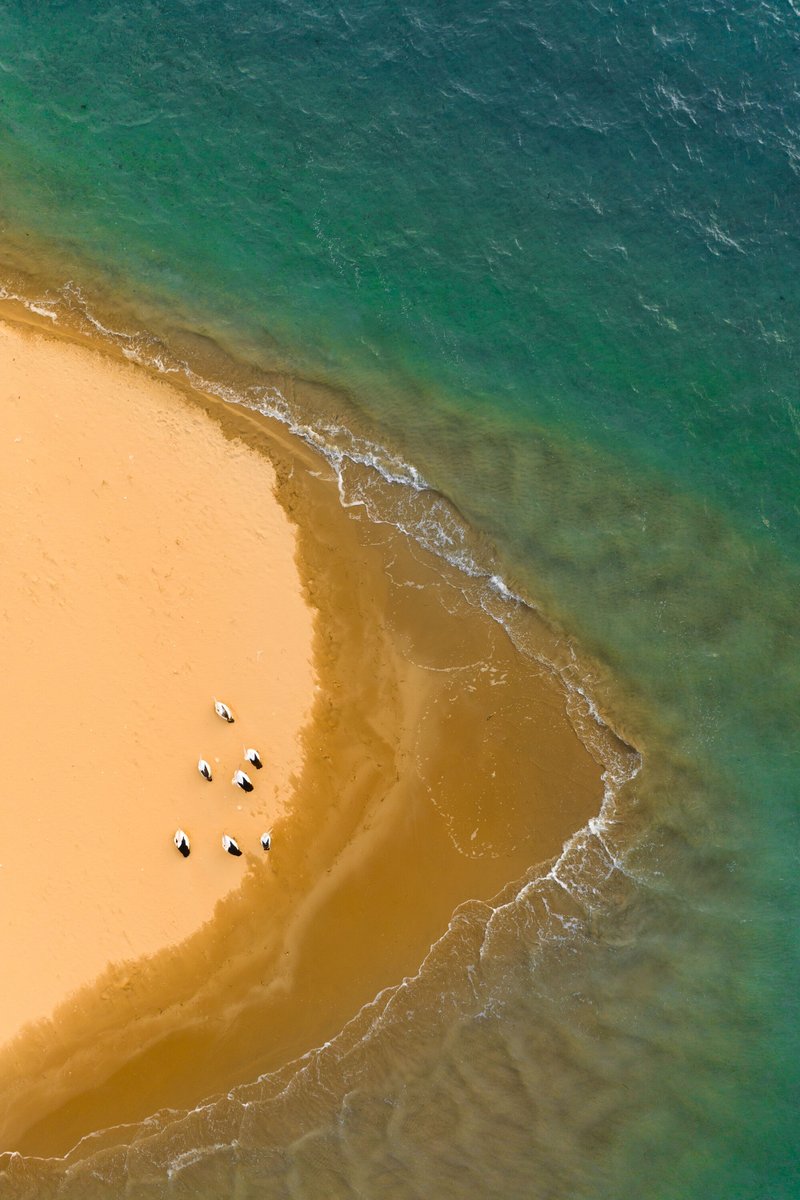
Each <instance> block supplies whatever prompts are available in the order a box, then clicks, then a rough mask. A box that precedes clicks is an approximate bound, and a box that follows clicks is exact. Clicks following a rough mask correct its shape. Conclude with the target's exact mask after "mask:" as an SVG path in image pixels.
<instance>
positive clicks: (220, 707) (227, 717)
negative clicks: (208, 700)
mask: <svg viewBox="0 0 800 1200" xmlns="http://www.w3.org/2000/svg"><path fill="white" fill-rule="evenodd" d="M214 712H215V713H216V714H217V716H218V717H222V719H223V721H227V722H228V724H229V725H232V724H233V713H232V712H231V710H230V709H229V708H228V706H227V704H223V703H222V701H221V700H215V701H214Z"/></svg>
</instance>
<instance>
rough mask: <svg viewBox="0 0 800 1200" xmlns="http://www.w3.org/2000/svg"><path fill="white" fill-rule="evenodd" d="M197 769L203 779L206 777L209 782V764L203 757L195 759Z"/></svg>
mask: <svg viewBox="0 0 800 1200" xmlns="http://www.w3.org/2000/svg"><path fill="white" fill-rule="evenodd" d="M197 769H198V771H199V772H200V774H201V775H202V776H203V779H207V780H208V782H209V783H210V782H211V767H210V766H209V764H208V763H207V762H206V760H205V759H204V758H199V759H198V760H197Z"/></svg>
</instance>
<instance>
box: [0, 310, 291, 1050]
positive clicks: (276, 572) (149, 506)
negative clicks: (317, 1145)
mask: <svg viewBox="0 0 800 1200" xmlns="http://www.w3.org/2000/svg"><path fill="white" fill-rule="evenodd" d="M0 455H1V456H2V459H1V461H0V479H1V480H2V488H1V490H0V529H2V534H1V535H0V536H1V537H2V578H0V601H1V602H0V646H2V652H1V653H2V659H1V661H2V665H3V688H2V699H0V716H1V717H2V729H3V741H4V753H3V803H2V805H0V863H1V864H2V865H0V958H2V961H3V962H4V963H5V964H6V969H5V970H4V972H3V987H2V989H0V1041H2V1040H6V1039H7V1038H8V1036H9V1035H10V1034H11V1033H13V1032H14V1031H15V1030H16V1029H17V1028H18V1027H19V1026H20V1025H21V1024H22V1023H23V1022H25V1021H27V1020H30V1019H32V1018H37V1017H42V1016H46V1015H47V1014H49V1013H50V1012H51V1011H52V1010H53V1008H54V1007H55V1005H56V1004H57V1003H58V1002H59V1001H62V1000H63V999H64V998H65V997H66V996H67V995H68V994H69V993H71V992H73V991H74V990H75V988H77V987H78V986H79V985H81V984H83V983H85V982H87V980H91V979H92V978H94V977H95V976H97V975H99V974H100V972H101V970H102V969H103V968H104V967H105V966H106V965H107V964H108V963H109V962H112V961H114V960H118V959H122V958H125V959H129V958H134V957H139V956H140V955H145V954H151V953H153V952H154V951H156V950H158V949H159V948H160V947H161V946H163V945H165V944H171V943H174V942H177V941H179V940H181V939H183V938H185V937H186V936H187V935H188V934H190V933H191V932H193V931H194V930H195V929H196V928H197V927H198V926H199V925H201V924H202V923H203V922H204V921H207V920H208V919H209V918H210V917H211V915H212V912H213V910H214V906H215V904H216V902H217V901H218V900H219V899H220V898H221V897H222V896H224V895H225V894H226V893H227V892H229V891H230V890H231V889H232V888H235V887H237V886H238V885H239V883H240V882H241V879H242V876H243V873H244V870H245V867H246V855H248V854H250V855H261V854H262V851H261V848H260V845H259V835H260V834H261V833H262V831H263V830H264V829H267V828H269V827H270V825H271V824H272V823H273V821H274V820H275V817H276V815H277V814H278V812H279V811H280V809H281V806H282V805H283V804H284V803H285V801H286V798H287V796H288V795H289V792H290V789H291V778H292V775H293V774H294V773H295V772H297V770H298V769H299V767H300V765H301V755H300V749H299V745H298V734H299V732H300V730H301V728H302V726H303V723H304V722H305V720H306V719H307V716H308V714H309V710H310V706H311V703H312V700H313V691H314V679H313V671H312V667H311V639H312V613H311V610H310V609H309V606H308V604H307V603H306V601H305V599H304V597H303V595H302V592H301V589H300V584H299V579H298V574H297V568H296V566H295V549H296V544H295V533H294V529H293V526H292V525H291V523H290V522H289V520H288V519H287V517H286V514H285V513H284V511H283V509H282V508H281V507H280V506H279V504H278V503H277V501H276V500H275V498H274V495H273V484H274V474H273V472H272V470H271V468H270V465H269V463H267V462H265V461H264V459H263V458H262V457H261V456H259V455H257V454H256V453H255V452H254V451H253V450H251V449H249V448H248V447H246V446H243V445H242V444H233V443H231V442H230V441H229V440H227V439H226V438H225V436H224V435H223V433H222V432H221V430H220V429H219V427H218V426H216V425H215V424H213V423H212V422H211V421H209V420H208V418H207V417H206V416H205V415H204V414H203V413H202V412H199V411H197V410H196V409H192V408H191V407H190V406H189V405H188V404H187V402H186V401H185V400H184V399H183V398H182V397H181V395H180V394H179V393H178V392H176V391H175V390H174V389H172V388H170V387H168V386H167V385H165V384H161V383H159V382H158V381H157V380H151V379H149V378H148V377H147V376H145V375H144V373H143V372H141V371H137V370H136V369H135V368H134V367H132V366H127V365H125V364H121V363H115V362H113V361H111V360H109V359H107V358H102V357H100V356H98V355H97V354H92V353H91V352H90V351H88V350H86V349H84V348H82V347H78V346H72V345H67V344H65V343H63V342H57V341H54V340H52V339H46V338H44V337H42V336H40V335H38V334H35V333H32V332H26V331H24V330H22V329H20V328H16V327H12V326H10V325H7V324H6V325H2V326H0ZM215 695H216V696H220V697H222V698H224V699H225V700H226V701H227V702H228V703H229V704H230V705H231V706H232V707H233V709H234V710H235V713H236V717H237V720H236V722H235V723H234V724H233V725H228V724H226V723H225V722H223V721H221V720H220V719H219V718H218V717H217V716H216V714H215V713H214V710H213V706H212V697H213V696H215ZM245 745H247V746H250V745H255V746H256V747H258V748H259V749H260V751H261V754H262V756H263V759H264V762H265V764H266V765H265V767H264V769H262V770H261V771H260V772H256V771H255V770H250V773H251V775H252V776H253V779H254V782H255V784H256V785H257V786H256V789H255V790H254V791H253V792H252V793H251V794H249V795H245V793H243V792H242V791H240V790H239V789H238V788H235V787H234V786H233V785H232V784H231V778H232V775H233V772H234V770H235V769H236V768H237V767H238V766H240V765H242V751H243V749H244V748H245ZM200 756H203V757H205V758H206V759H208V761H209V762H210V763H211V765H212V768H213V773H214V779H213V782H212V783H206V782H205V781H204V780H203V779H202V778H201V776H200V775H199V773H198V770H197V760H198V758H199V757H200ZM245 765H246V764H245ZM178 827H182V828H183V829H184V830H185V831H186V832H187V833H188V835H189V837H190V839H191V845H192V853H191V856H190V858H189V859H187V860H185V861H184V860H183V859H182V858H181V857H180V855H179V854H178V852H177V850H176V849H175V848H174V847H173V844H172V837H173V833H174V832H175V830H176V829H177V828H178ZM223 833H229V834H232V835H234V836H235V837H236V838H237V839H238V840H239V842H240V843H241V847H242V849H243V851H245V856H243V857H242V859H235V858H233V857H231V856H229V855H227V854H225V853H224V852H223V850H222V847H221V844H220V839H221V836H222V834H223Z"/></svg>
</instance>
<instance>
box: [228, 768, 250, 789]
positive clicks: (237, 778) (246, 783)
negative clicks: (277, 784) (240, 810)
mask: <svg viewBox="0 0 800 1200" xmlns="http://www.w3.org/2000/svg"><path fill="white" fill-rule="evenodd" d="M231 783H235V784H236V786H237V787H240V788H241V789H242V791H243V792H252V790H253V785H252V783H251V782H250V776H249V775H245V773H244V771H236V772H234V776H233V779H232V780H231Z"/></svg>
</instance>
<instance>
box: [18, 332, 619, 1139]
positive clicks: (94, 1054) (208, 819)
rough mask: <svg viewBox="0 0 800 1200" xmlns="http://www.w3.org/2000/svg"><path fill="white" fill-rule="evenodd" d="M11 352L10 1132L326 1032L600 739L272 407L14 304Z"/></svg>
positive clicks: (63, 1135)
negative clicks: (584, 733) (273, 418)
mask: <svg viewBox="0 0 800 1200" xmlns="http://www.w3.org/2000/svg"><path fill="white" fill-rule="evenodd" d="M0 354H2V356H3V360H2V361H3V370H2V379H3V408H2V421H3V430H2V439H3V440H2V445H3V454H4V459H5V462H4V473H3V479H4V490H3V504H4V513H3V526H4V529H5V531H6V532H5V535H4V536H5V541H6V545H5V547H4V549H5V555H4V562H5V578H4V581H3V592H4V613H3V621H4V627H3V638H4V646H5V650H4V653H5V662H6V685H5V696H6V700H5V703H4V713H3V719H4V726H5V728H6V730H7V734H8V736H9V740H8V743H7V744H8V746H9V752H8V754H7V760H6V764H5V771H6V785H7V793H6V794H7V795H8V796H9V797H11V796H13V797H14V798H15V800H14V803H8V804H6V805H5V806H4V808H3V812H2V821H3V828H2V844H3V847H4V852H3V866H2V869H1V870H0V884H2V887H3V888H4V897H3V911H4V914H5V916H4V922H3V925H2V936H3V939H4V941H3V949H4V953H5V954H6V956H7V957H8V958H9V959H12V958H13V959H14V961H15V963H16V964H17V965H16V966H15V969H14V971H13V973H11V975H10V977H9V985H8V986H7V988H6V990H5V994H4V1001H3V1002H4V1008H3V1022H4V1023H3V1026H2V1036H3V1041H4V1043H5V1046H4V1049H2V1051H0V1080H1V1081H2V1083H3V1095H4V1106H3V1120H2V1129H3V1148H4V1149H21V1150H23V1151H25V1152H30V1153H36V1154H42V1153H44V1154H53V1153H58V1154H61V1153H64V1152H66V1151H67V1150H69V1149H70V1147H71V1146H72V1145H73V1144H74V1143H77V1142H78V1141H79V1139H80V1138H81V1137H82V1136H84V1135H86V1134H87V1133H90V1132H92V1131H94V1130H96V1129H99V1128H102V1127H103V1126H105V1125H114V1124H117V1123H119V1122H122V1121H135V1120H141V1119H143V1118H145V1117H147V1115H148V1114H149V1113H150V1112H152V1111H154V1110H156V1109H157V1108H159V1107H163V1106H164V1105H187V1106H191V1105H192V1104H194V1103H197V1102H198V1101H199V1100H201V1099H202V1098H203V1097H204V1096H207V1095H210V1094H213V1093H215V1092H217V1091H220V1090H225V1089H227V1088H229V1087H231V1086H233V1085H236V1084H241V1083H245V1082H247V1081H248V1080H251V1079H253V1078H255V1076H256V1075H257V1074H259V1073H261V1072H263V1071H268V1070H274V1069H278V1068H280V1067H283V1066H284V1064H286V1063H287V1062H289V1061H291V1060H292V1059H293V1058H296V1057H297V1056H298V1055H302V1054H303V1053H305V1052H307V1051H309V1050H310V1049H312V1048H313V1047H314V1046H316V1045H319V1044H321V1043H323V1042H324V1041H325V1040H326V1039H328V1038H330V1037H332V1036H333V1035H334V1034H336V1032H337V1030H339V1029H340V1028H341V1027H342V1026H343V1025H344V1024H346V1023H347V1021H348V1020H349V1019H350V1018H352V1017H354V1016H355V1015H356V1013H357V1012H358V1011H359V1009H360V1008H361V1006H362V1005H364V1004H366V1003H368V1002H369V1001H370V1000H372V998H373V997H374V996H376V995H377V994H378V993H379V992H380V991H381V989H383V988H386V987H389V986H392V985H396V984H398V983H399V982H400V981H401V980H402V979H403V977H404V976H406V975H408V974H413V973H414V972H415V971H416V970H417V968H418V967H419V965H420V963H421V962H422V960H423V958H424V957H425V955H426V954H427V952H428V951H429V949H430V947H431V946H432V945H433V944H434V943H435V942H436V940H437V939H438V938H439V937H441V935H442V934H443V933H444V932H445V930H446V929H447V927H448V923H449V921H450V919H451V914H452V913H453V911H454V909H456V908H457V907H458V905H459V904H461V903H464V902H466V901H473V900H476V899H481V898H482V899H488V898H489V897H491V896H492V895H494V894H495V893H496V892H497V891H498V890H500V889H501V888H503V887H504V886H505V885H506V884H507V883H508V881H509V880H510V879H513V878H516V877H518V876H520V875H522V874H523V873H524V872H525V870H526V869H527V868H528V866H529V864H530V863H531V862H540V861H544V860H546V859H547V858H549V857H550V856H552V855H553V854H555V853H557V852H558V851H559V850H560V847H561V845H562V843H563V841H564V839H565V838H566V837H568V836H569V835H570V834H571V833H572V832H574V831H575V830H577V829H579V828H580V827H581V826H582V825H583V824H584V823H585V821H586V820H587V819H588V817H590V816H591V815H592V814H593V813H594V812H596V811H598V809H599V805H600V801H601V797H602V784H601V779H600V774H601V769H602V764H601V763H600V762H599V761H598V759H597V756H596V752H595V753H594V755H593V754H590V753H589V752H588V751H587V749H586V748H585V746H584V745H583V743H582V742H581V740H580V738H579V737H578V735H577V733H576V730H575V727H574V726H573V724H572V723H571V722H570V720H569V718H568V716H567V706H566V697H565V693H564V689H563V684H562V683H561V682H560V680H559V678H558V676H557V674H556V673H555V671H554V670H552V669H548V668H546V667H545V666H542V665H541V664H538V663H536V662H534V661H531V660H530V659H528V658H525V657H523V656H521V655H520V654H519V653H518V652H517V650H516V649H515V647H514V645H513V643H512V641H511V640H510V638H509V637H508V635H507V634H506V632H505V631H504V629H503V628H502V627H501V626H499V625H498V624H497V622H495V621H494V620H492V619H491V618H490V617H489V616H487V614H485V613H483V612H481V611H480V610H477V609H475V608H474V606H472V605H470V603H469V602H468V599H467V598H466V597H465V596H464V595H462V594H461V593H460V592H459V590H458V588H457V586H456V583H457V580H456V578H455V576H454V575H453V574H452V573H451V577H448V574H447V572H446V571H443V570H442V565H441V564H440V563H437V564H434V563H433V561H430V562H429V561H426V559H425V556H424V555H423V554H422V553H421V552H420V550H419V548H416V549H414V548H412V547H411V546H410V545H409V543H408V542H407V540H406V539H405V538H403V537H402V536H401V535H400V534H399V532H398V531H391V530H388V529H387V530H384V531H383V532H382V534H381V536H380V537H379V538H376V537H375V527H374V526H373V525H372V524H371V523H369V522H366V521H364V519H363V517H362V515H361V514H360V513H358V511H357V510H356V511H353V510H347V509H343V508H342V507H341V506H340V505H339V503H338V502H337V499H336V490H335V486H334V481H333V479H332V478H329V477H326V472H325V471H324V470H321V469H320V461H319V460H318V458H317V457H316V456H315V455H313V454H312V453H311V452H310V451H306V450H303V449H301V448H300V447H298V446H296V445H294V446H290V445H289V440H288V439H287V438H286V437H285V436H284V437H283V438H281V435H280V431H279V430H277V429H276V428H274V426H273V425H271V424H270V422H268V421H266V420H264V419H263V418H261V417H259V416H258V414H249V413H246V412H244V411H242V410H237V409H235V407H234V408H232V407H231V406H230V405H225V404H223V403H220V402H219V401H215V400H213V398H211V397H208V396H202V395H195V396H194V397H192V395H191V393H190V392H189V391H188V390H187V389H186V388H185V387H184V388H181V389H179V388H177V387H174V386H170V385H169V384H168V383H167V382H164V381H163V380H161V379H158V378H154V376H153V374H152V373H148V372H146V371H145V370H143V369H142V368H139V367H136V366H132V365H130V364H128V363H125V362H122V361H119V360H118V359H114V357H113V356H111V355H109V353H108V352H107V351H106V352H105V353H100V352H98V350H97V349H96V348H93V347H89V346H86V345H78V344H75V339H74V338H73V339H71V340H70V339H69V338H66V337H63V336H62V337H56V336H53V335H52V334H47V333H45V332H43V331H42V330H41V329H39V328H36V329H34V328H33V327H29V326H26V325H24V324H21V323H19V322H15V323H5V324H3V325H2V326H0ZM387 563H389V564H390V565H391V570H390V571H388V572H387ZM531 620H532V621H533V622H534V626H535V631H534V632H535V636H536V637H539V638H542V639H545V640H546V638H547V637H552V635H550V634H549V633H548V632H547V631H546V629H545V627H544V626H541V627H539V626H538V625H536V622H535V619H534V618H533V615H532V614H531ZM555 646H556V643H555V641H554V647H555ZM214 697H218V698H221V699H223V700H224V701H225V702H226V703H228V704H229V705H230V706H231V708H232V710H233V713H234V715H235V723H234V724H227V723H226V722H224V721H222V720H220V718H219V717H218V716H217V715H216V714H215V712H214V708H213V698H214ZM609 736H611V735H610V734H609ZM251 745H252V746H255V747H257V748H258V750H259V751H260V753H261V756H262V758H263V760H264V768H263V770H261V771H258V772H257V771H255V770H254V769H252V768H248V769H249V770H250V774H251V776H252V778H253V781H254V783H255V785H256V786H255V790H254V791H253V792H252V793H250V794H247V795H246V794H245V793H243V792H241V791H240V790H239V789H238V788H235V787H233V786H232V784H231V777H232V773H233V771H234V770H235V769H236V768H237V767H241V766H242V765H244V766H247V764H246V763H244V762H243V752H244V749H245V747H246V746H251ZM526 745H527V747H528V750H527V751H526V750H525V749H524V747H525V746H526ZM465 747H469V748H470V749H469V753H468V754H467V755H465ZM200 756H202V757H204V758H206V759H207V760H208V762H209V764H210V765H211V768H212V772H213V776H214V777H213V780H212V781H211V782H210V783H209V782H207V781H206V780H204V779H203V778H202V777H201V775H200V774H199V772H198V769H197V760H198V757H200ZM470 780H472V781H473V784H474V783H475V782H476V781H477V786H468V785H469V781H470ZM178 827H179V828H182V829H184V830H185V831H186V832H187V834H188V835H189V837H190V841H191V855H190V857H188V858H187V859H184V858H182V857H181V856H180V855H179V853H178V851H177V850H176V849H175V847H174V845H173V843H172V837H173V833H174V832H175V829H176V828H178ZM266 829H271V830H272V833H273V844H272V849H271V850H270V851H269V853H265V852H264V851H263V850H262V849H261V845H260V842H259V837H260V834H261V833H262V832H263V831H264V830H266ZM225 833H227V834H229V835H232V836H234V837H236V838H237V840H238V843H239V845H240V846H241V848H242V851H243V855H242V857H241V858H233V857H231V856H229V855H228V854H226V853H225V852H224V851H223V849H222V847H221V845H220V839H221V836H222V835H223V834H225ZM21 947H24V953H23V954H21V953H20V949H21ZM14 1035H16V1036H14Z"/></svg>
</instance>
